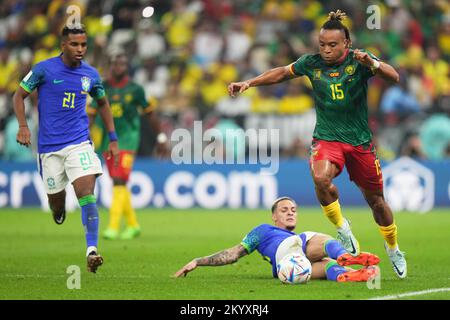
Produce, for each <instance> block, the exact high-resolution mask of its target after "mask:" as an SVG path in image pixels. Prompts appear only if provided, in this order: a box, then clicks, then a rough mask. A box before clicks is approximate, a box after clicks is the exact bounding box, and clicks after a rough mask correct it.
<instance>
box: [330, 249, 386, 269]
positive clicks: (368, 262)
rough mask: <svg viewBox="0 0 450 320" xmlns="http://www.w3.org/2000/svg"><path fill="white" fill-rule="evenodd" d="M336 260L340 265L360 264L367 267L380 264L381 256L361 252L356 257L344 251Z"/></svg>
mask: <svg viewBox="0 0 450 320" xmlns="http://www.w3.org/2000/svg"><path fill="white" fill-rule="evenodd" d="M336 262H337V263H338V265H340V266H351V265H353V264H359V265H362V266H366V267H367V266H373V265H376V264H378V263H379V262H380V258H378V256H376V255H374V254H372V253H368V252H361V253H360V254H359V256H356V257H354V256H352V255H351V254H349V253H344V254H341V255H340V256H339V257H338V258H337V259H336Z"/></svg>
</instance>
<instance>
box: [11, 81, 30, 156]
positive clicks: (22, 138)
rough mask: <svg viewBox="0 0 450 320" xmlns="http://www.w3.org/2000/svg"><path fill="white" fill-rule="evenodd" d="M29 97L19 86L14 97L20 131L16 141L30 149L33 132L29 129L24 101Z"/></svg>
mask: <svg viewBox="0 0 450 320" xmlns="http://www.w3.org/2000/svg"><path fill="white" fill-rule="evenodd" d="M28 96H29V93H28V92H26V91H25V90H24V89H23V88H22V87H20V86H19V88H18V89H17V91H16V92H15V93H14V96H13V105H14V113H15V115H16V118H17V122H19V130H18V131H17V136H16V140H17V143H19V144H21V145H23V146H25V147H28V146H30V145H31V132H30V129H29V128H28V123H27V118H26V116H25V103H24V100H25V99H26V97H28Z"/></svg>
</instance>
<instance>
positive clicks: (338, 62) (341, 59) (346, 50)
mask: <svg viewBox="0 0 450 320" xmlns="http://www.w3.org/2000/svg"><path fill="white" fill-rule="evenodd" d="M349 53H350V49H345V51H344V54H343V55H342V56H341V57H340V58H339V59H338V60H337V61H336V62H335V63H333V64H331V65H329V66H330V67H333V66H337V65H340V64H341V63H342V62H344V60H345V59H346V58H347V57H348V54H349Z"/></svg>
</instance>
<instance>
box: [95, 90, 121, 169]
mask: <svg viewBox="0 0 450 320" xmlns="http://www.w3.org/2000/svg"><path fill="white" fill-rule="evenodd" d="M97 104H98V112H99V114H100V117H101V118H102V121H103V123H104V124H105V128H106V130H107V131H108V133H109V135H110V136H109V147H108V157H113V158H114V165H115V166H117V165H118V164H119V145H118V143H117V136H116V133H115V132H116V129H115V127H114V119H113V116H112V114H111V108H110V107H109V102H108V99H107V98H106V96H104V97H103V98H100V99H98V100H97Z"/></svg>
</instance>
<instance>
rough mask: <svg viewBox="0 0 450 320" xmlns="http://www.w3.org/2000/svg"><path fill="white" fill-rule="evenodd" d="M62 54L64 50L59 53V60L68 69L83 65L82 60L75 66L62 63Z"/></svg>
mask: <svg viewBox="0 0 450 320" xmlns="http://www.w3.org/2000/svg"><path fill="white" fill-rule="evenodd" d="M63 54H64V52H61V53H60V54H59V61H60V62H61V63H62V65H63V66H65V67H66V68H69V69H78V68H81V66H82V65H83V60H81V61H80V64H79V65H78V66H76V67H71V66H68V65H67V64H65V63H64V60H63V57H62V56H63Z"/></svg>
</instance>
